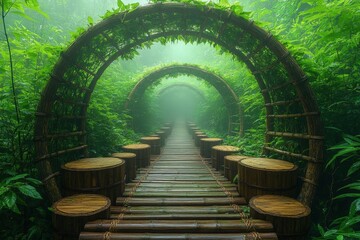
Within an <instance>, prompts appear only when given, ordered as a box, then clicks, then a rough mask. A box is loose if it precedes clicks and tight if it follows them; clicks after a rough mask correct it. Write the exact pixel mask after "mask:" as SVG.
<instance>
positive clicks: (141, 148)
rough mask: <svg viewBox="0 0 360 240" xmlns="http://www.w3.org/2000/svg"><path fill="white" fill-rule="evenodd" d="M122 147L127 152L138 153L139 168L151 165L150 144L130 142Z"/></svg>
mask: <svg viewBox="0 0 360 240" xmlns="http://www.w3.org/2000/svg"><path fill="white" fill-rule="evenodd" d="M122 148H123V150H124V151H126V152H131V153H135V154H136V167H137V168H144V167H147V166H149V165H150V155H151V147H150V145H149V144H129V145H126V146H123V147H122Z"/></svg>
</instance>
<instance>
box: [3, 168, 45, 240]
mask: <svg viewBox="0 0 360 240" xmlns="http://www.w3.org/2000/svg"><path fill="white" fill-rule="evenodd" d="M11 169H12V168H11V166H9V164H4V163H0V218H1V219H3V220H6V221H2V224H1V226H0V237H1V239H48V238H49V237H50V235H49V232H50V231H49V227H50V226H49V225H48V224H47V222H48V218H49V211H47V210H45V208H44V206H43V201H42V197H41V195H40V193H39V191H38V189H39V187H40V186H41V182H40V181H38V180H36V179H34V178H31V177H29V175H28V174H26V173H25V174H18V173H16V172H14V171H12V170H11Z"/></svg>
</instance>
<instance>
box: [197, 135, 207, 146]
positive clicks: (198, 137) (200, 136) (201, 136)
mask: <svg viewBox="0 0 360 240" xmlns="http://www.w3.org/2000/svg"><path fill="white" fill-rule="evenodd" d="M207 137H208V136H207V135H206V134H199V135H195V146H196V147H200V139H202V138H207Z"/></svg>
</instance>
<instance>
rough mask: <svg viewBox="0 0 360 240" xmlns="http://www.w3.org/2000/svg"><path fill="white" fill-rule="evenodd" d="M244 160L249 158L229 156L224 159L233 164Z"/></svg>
mask: <svg viewBox="0 0 360 240" xmlns="http://www.w3.org/2000/svg"><path fill="white" fill-rule="evenodd" d="M244 158H249V157H248V156H241V155H227V156H225V157H224V159H225V160H228V161H232V162H238V161H240V160H242V159H244Z"/></svg>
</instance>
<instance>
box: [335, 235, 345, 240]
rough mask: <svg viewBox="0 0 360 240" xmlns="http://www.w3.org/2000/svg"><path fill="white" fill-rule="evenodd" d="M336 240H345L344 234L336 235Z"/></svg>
mask: <svg viewBox="0 0 360 240" xmlns="http://www.w3.org/2000/svg"><path fill="white" fill-rule="evenodd" d="M336 240H344V236H343V235H338V236H336Z"/></svg>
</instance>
